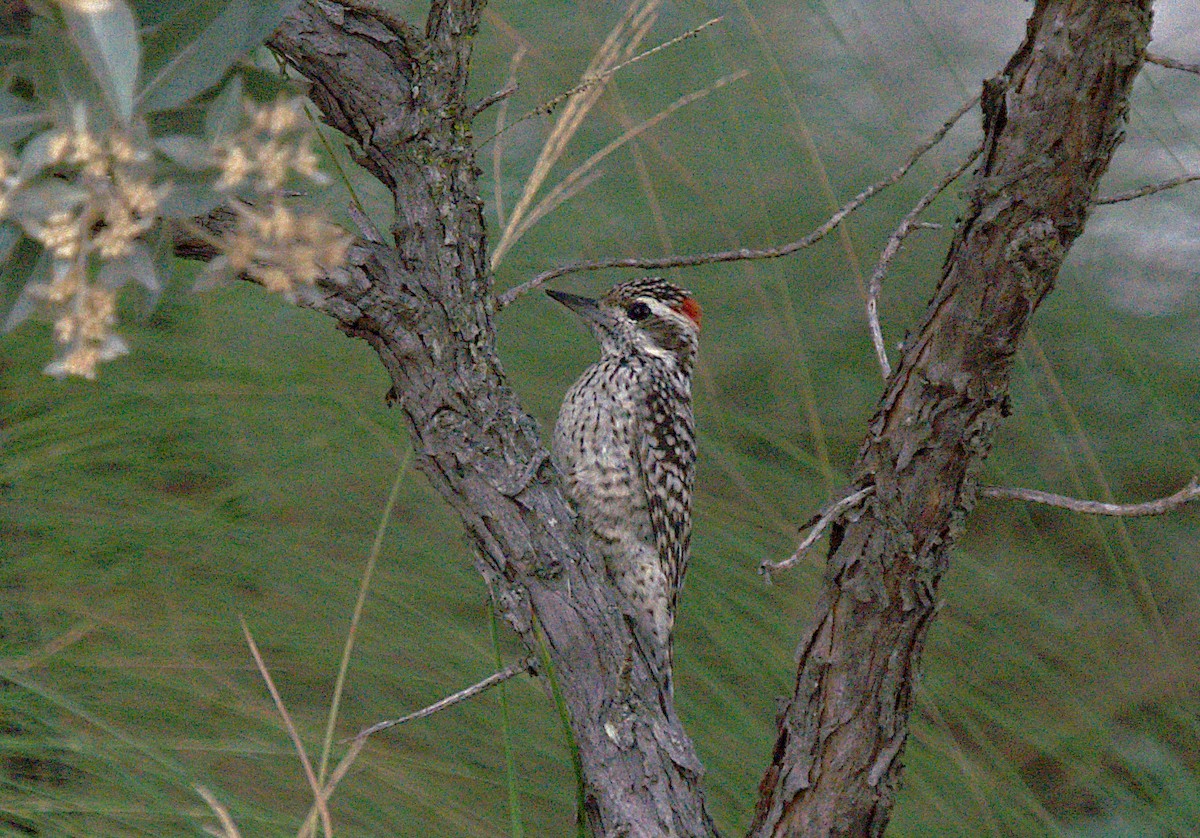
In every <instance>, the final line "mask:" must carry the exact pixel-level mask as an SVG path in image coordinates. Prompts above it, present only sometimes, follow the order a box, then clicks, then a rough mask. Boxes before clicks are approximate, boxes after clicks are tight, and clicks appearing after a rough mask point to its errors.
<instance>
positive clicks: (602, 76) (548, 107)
mask: <svg viewBox="0 0 1200 838" xmlns="http://www.w3.org/2000/svg"><path fill="white" fill-rule="evenodd" d="M724 19H725V18H723V17H714V18H713V19H712V20H708V21H705V22H704V23H702V24H700V25H699V26H697V27H696V28H694V29H689V30H688V31H687V32H684V33H683V34H682V35H676V36H675V37H674V38H672V39H671V40H669V41H664V42H663V43H661V44H659V45H658V46H656V47H654V48H653V49H648V50H646V51H645V52H641V53H638V54H637V55H635V56H633V58H630V59H629V60H628V61H623V62H621V63H620V64H617V65H616V66H615V67H610V68H609V69H607V70H604V71H603V72H600V73H595V74H589V75H585V76H584V78H583V80H582V81H581V82H579V84H577V85H575V86H574V87H572V88H571V89H570V90H568V91H566V92H564V93H560V94H558V95H557V96H555V97H554V98H553V99H551V100H550V101H548V102H543V103H542V104H540V105H538V106H537V107H536V108H532V109H531V110H529V111H526V112H525V113H523V114H521V115H520V116H519V117H517V119H515V120H513V122H512V123H511V124H510V125H507V126H504V127H497V128H496V133H495V134H492V136H490V137H488V138H487V139H486V140H484V141H483V142H482V143H480V144H479V145H480V147H482V146H485V145H487V144H488V143H490V142H491V141H492V140H494V139H496V138H497V137H499V136H500V135H501V134H503V133H504V132H505V131H508V130H510V129H512V128H515V127H516V126H518V125H520V124H521V123H522V122H525V121H526V120H530V119H533V118H534V117H535V116H538V115H549V114H551V113H554V109H555V108H557V107H558V106H559V105H561V104H562V103H563V102H565V101H566V100H567V99H570V98H571V97H572V96H574V95H575V94H577V93H584V92H585V91H588V90H591V89H592V88H593V87H596V86H597V85H600V84H605V83H607V82H608V80H609V79H611V78H612V77H613V76H615V75H616V74H617V73H619V72H621V71H622V70H624V69H625V68H626V67H629V66H630V65H633V64H637V63H638V62H639V61H643V60H645V59H647V58H649V57H650V56H652V55H654V54H655V53H658V52H662V51H663V50H664V49H667V48H668V47H673V46H675V45H676V44H678V43H680V42H681V41H686V40H687V39H688V38H691V37H693V36H695V35H699V34H700V33H701V32H703V31H704V30H705V29H707V28H708V27H710V26H712V25H713V24H717V23H720V22H721V21H722V20H724Z"/></svg>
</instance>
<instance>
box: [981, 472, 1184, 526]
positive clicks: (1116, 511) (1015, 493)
mask: <svg viewBox="0 0 1200 838" xmlns="http://www.w3.org/2000/svg"><path fill="white" fill-rule="evenodd" d="M979 494H980V495H981V496H982V497H985V498H997V499H999V500H1023V501H1028V502H1029V503H1041V504H1045V505H1046V506H1056V507H1058V508H1059V509H1068V510H1070V511H1071V512H1080V513H1083V514H1084V515H1114V516H1117V517H1121V518H1138V517H1142V516H1145V515H1163V514H1166V513H1167V512H1171V511H1172V510H1174V509H1178V508H1179V507H1181V506H1183V505H1184V504H1186V503H1190V502H1191V501H1194V500H1196V499H1197V498H1200V478H1198V477H1193V478H1192V479H1191V480H1190V481H1188V484H1187V485H1186V486H1184V487H1183V488H1182V489H1180V490H1179V491H1178V492H1176V493H1175V494H1173V495H1168V496H1167V497H1165V498H1158V499H1157V500H1151V501H1146V502H1145V503H1103V502H1101V501H1097V500H1079V499H1078V498H1069V497H1066V496H1065V495H1056V494H1053V493H1051V492H1042V491H1039V490H1037V489H1009V488H1000V487H998V486H984V487H983V488H981V489H980V490H979Z"/></svg>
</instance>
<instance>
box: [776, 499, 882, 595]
mask: <svg viewBox="0 0 1200 838" xmlns="http://www.w3.org/2000/svg"><path fill="white" fill-rule="evenodd" d="M874 491H875V487H874V486H867V487H866V488H865V489H859V490H858V491H857V492H852V493H850V494H848V495H846V496H845V497H843V498H842V499H841V500H838V501H835V502H833V503H831V504H830V505H829V506H826V507H825V508H824V509H822V510H821V511H820V512H818V513H817V514H816V515H814V516H813V519H812V520H811V521H809V522H808V523H807V524H805V526H807V527H812V529H811V530H809V532H808V535H806V536H804V538H803V539H802V540H801V541H800V544H799V546H798V547H796V551H795V552H794V553H792V555H791V556H789V557H788V558H786V559H784V560H783V561H781V562H770V561H766V562H763V563H762V564H760V565H759V566H758V572H759V573H760V574H761V575H763V576H765V577H767V581H768V582H770V581H771V574H772V573H775V572H776V571H780V570H788V569H790V568H793V567H795V566H796V565H797V564H798V563H799V562H800V559H802V558H803V557H804V554H805V553H807V552H808V551H809V549H810V548H812V546H813V545H814V544H816V543H817V539H819V538H820V537H821V533H823V532H825V528H826V527H828V526H829V525H830V524H832V523H833V522H835V521H837V520H838V519H840V518H841V517H842V516H843V515H845V514H846V513H847V512H849V511H850V510H851V509H853V508H854V507H856V506H858V505H859V504H860V503H862V502H863V500H864V499H866V497H867V496H868V495H870V494H871V493H872V492H874Z"/></svg>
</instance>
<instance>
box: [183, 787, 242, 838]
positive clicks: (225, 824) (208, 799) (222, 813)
mask: <svg viewBox="0 0 1200 838" xmlns="http://www.w3.org/2000/svg"><path fill="white" fill-rule="evenodd" d="M193 788H195V789H196V794H198V795H200V796H201V797H203V798H204V802H205V803H207V804H208V808H210V809H212V811H213V814H214V815H216V816H217V821H218V822H219V823H220V824H221V831H220V832H217V831H216V830H215V829H206V831H207V832H209V833H210V834H212V835H216V836H218V838H242V833H241V832H239V831H238V828H237V824H236V823H234V822H233V817H232V816H231V815H230V814H229V810H228V809H227V808H225V804H224V803H222V802H221V801H220V800H217V796H216V795H215V794H213V793H212V792H211V791H209V790H208V789H207V788H205V787H204V786H194V787H193Z"/></svg>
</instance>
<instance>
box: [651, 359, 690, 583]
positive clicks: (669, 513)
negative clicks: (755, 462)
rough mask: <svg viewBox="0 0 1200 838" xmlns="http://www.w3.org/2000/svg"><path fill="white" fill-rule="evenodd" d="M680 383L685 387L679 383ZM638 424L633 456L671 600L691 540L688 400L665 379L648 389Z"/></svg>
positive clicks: (684, 569)
mask: <svg viewBox="0 0 1200 838" xmlns="http://www.w3.org/2000/svg"><path fill="white" fill-rule="evenodd" d="M684 386H686V385H684ZM648 392H649V396H648V397H647V399H646V402H645V404H644V405H643V409H644V411H645V415H644V416H642V417H641V418H642V420H643V421H642V422H641V423H639V424H640V426H641V428H642V429H644V433H643V434H642V438H641V441H640V444H639V445H638V456H639V457H640V459H641V463H640V465H641V468H640V472H641V475H642V488H643V489H644V490H645V492H646V500H647V508H648V509H649V511H650V524H651V526H652V527H653V529H654V541H655V545H656V546H657V548H658V557H659V560H660V561H661V562H662V567H663V572H664V574H665V575H666V577H667V579H668V580H670V584H671V604H672V607H673V606H674V604H675V598H676V596H677V595H678V593H679V589H680V587H681V586H682V585H683V575H684V573H685V572H686V570H687V559H688V546H689V544H690V542H691V538H692V485H693V482H694V476H695V465H696V433H695V428H694V423H693V418H692V409H691V405H690V400H689V399H688V398H687V396H686V393H684V394H683V398H680V394H679V393H677V392H674V389H673V388H672V385H671V383H670V382H662V383H661V385H658V386H651V387H649V388H648Z"/></svg>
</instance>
